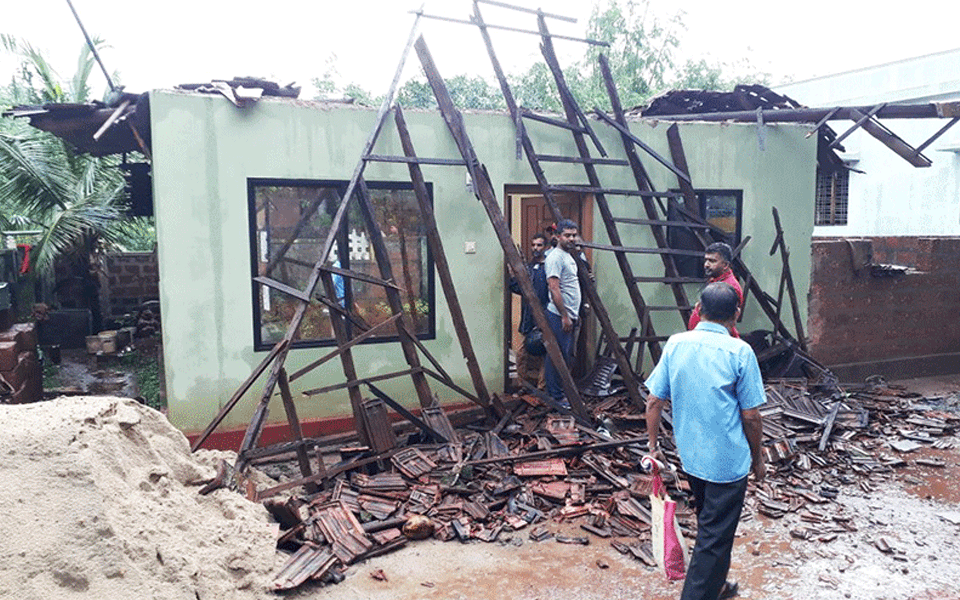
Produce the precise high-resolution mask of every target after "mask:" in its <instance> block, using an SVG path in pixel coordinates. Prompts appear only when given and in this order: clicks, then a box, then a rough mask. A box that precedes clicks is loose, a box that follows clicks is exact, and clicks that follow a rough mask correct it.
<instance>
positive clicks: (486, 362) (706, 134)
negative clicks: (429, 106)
mask: <svg viewBox="0 0 960 600" xmlns="http://www.w3.org/2000/svg"><path fill="white" fill-rule="evenodd" d="M375 116H376V113H375V111H373V110H369V109H360V108H355V107H345V106H340V105H327V104H321V103H309V102H300V101H284V100H276V99H267V98H265V99H263V100H261V101H260V102H258V103H256V104H254V105H252V106H250V107H248V108H246V109H242V110H241V109H237V108H236V107H234V106H233V105H231V104H230V103H229V102H227V101H226V100H225V99H224V98H222V97H219V96H214V95H198V94H188V93H179V92H167V91H163V92H153V93H151V125H152V131H153V150H154V163H153V184H154V199H155V208H156V218H157V237H158V247H159V250H158V256H159V263H160V277H161V284H160V299H161V311H162V315H163V342H164V351H165V360H166V374H165V375H166V382H167V394H168V402H169V415H170V420H171V421H172V422H173V423H174V424H175V425H177V426H178V427H180V428H182V429H184V430H187V431H196V430H199V429H202V428H203V427H204V426H206V425H207V423H208V422H209V421H210V419H211V418H212V417H213V416H214V415H215V414H216V412H217V411H218V410H219V408H220V406H222V405H223V404H224V402H225V401H226V400H227V399H228V398H229V397H230V395H231V393H232V392H233V391H234V390H235V389H236V388H237V387H238V385H239V384H240V383H241V382H242V381H243V380H244V379H245V378H246V377H247V376H248V375H249V373H250V372H251V370H252V369H253V368H254V367H255V366H256V364H257V363H258V362H259V361H260V360H261V359H262V358H263V356H264V353H259V352H254V351H253V332H252V316H251V315H252V306H251V295H252V291H251V280H250V258H249V256H250V247H249V245H250V235H249V232H248V214H247V212H248V204H247V188H246V181H247V178H248V177H271V178H306V179H341V180H347V179H349V178H350V175H351V173H352V172H353V170H354V167H355V165H356V161H357V159H358V157H359V155H360V153H361V149H362V147H363V143H364V140H365V139H366V138H367V135H368V133H369V131H370V129H371V127H372V125H373V123H374V119H375ZM465 119H466V124H467V128H468V131H469V133H470V136H471V138H472V141H473V144H474V146H475V148H476V149H477V152H478V154H479V157H480V160H481V161H482V162H484V164H485V165H486V166H487V168H488V170H489V172H490V174H491V177H492V178H493V181H494V186H495V189H497V190H498V191H500V195H501V198H502V191H503V190H504V188H505V187H506V186H508V185H522V184H533V183H534V179H533V177H532V175H531V174H530V172H529V169H528V167H527V164H526V162H525V161H517V160H515V136H514V131H513V125H512V123H511V122H510V119H509V118H507V117H506V116H504V115H500V114H488V113H482V114H467V115H465ZM407 121H408V125H409V127H410V129H411V133H412V136H413V139H414V143H415V145H416V149H417V153H418V154H419V155H420V156H424V157H456V156H458V155H457V152H456V148H455V146H454V145H453V143H452V141H451V139H450V137H449V135H448V133H447V131H446V128H445V126H444V124H443V121H442V119H441V118H440V116H439V115H438V114H437V113H434V112H413V111H409V112H408V113H407ZM666 126H667V124H665V123H659V124H657V123H655V122H653V123H637V124H634V126H633V128H634V131H635V132H636V133H637V135H639V136H640V137H641V138H642V139H644V140H645V141H646V142H647V143H649V144H650V145H652V146H653V147H654V148H655V149H656V150H657V151H658V152H659V153H661V154H662V155H664V156H669V150H668V147H667V142H666ZM530 129H531V136H532V137H533V138H534V139H535V144H536V146H537V148H538V150H539V152H541V153H543V154H566V155H573V154H575V151H574V149H573V147H572V143H571V138H570V136H569V133H567V132H564V131H561V130H558V129H555V128H551V127H549V126H546V125H541V124H536V123H534V124H531V125H530ZM598 130H599V132H600V135H601V137H602V140H603V144H604V145H605V147H606V148H607V149H608V151H609V152H610V154H611V156H615V157H619V156H622V147H621V145H620V141H619V139H618V138H617V137H615V136H613V135H611V133H610V131H609V130H607V129H604V128H599V127H598ZM680 131H681V136H682V138H683V141H684V146H685V148H686V152H687V160H688V163H689V164H690V168H691V172H692V177H693V180H694V184H695V186H696V187H699V188H729V189H742V190H743V198H744V201H743V206H744V217H743V235H744V236H747V235H749V236H752V237H753V240H752V241H751V242H750V244H749V245H748V246H747V248H746V250H745V252H744V255H745V258H746V260H747V262H748V264H750V265H751V267H752V268H753V270H754V272H755V274H756V276H757V278H758V279H759V281H760V282H761V284H762V285H763V286H764V287H765V288H766V289H771V290H773V289H775V286H776V283H777V281H778V278H779V266H778V265H779V259H771V258H770V257H769V256H768V255H767V251H768V250H769V248H770V244H771V243H772V241H773V237H774V236H773V226H772V219H771V212H770V207H771V206H773V205H776V206H777V207H778V208H779V210H780V214H781V217H782V219H783V221H784V223H785V227H786V229H787V242H788V244H789V245H790V247H791V248H792V250H793V256H792V258H793V272H794V277H795V278H796V283H797V287H798V290H799V294H800V296H801V298H805V296H806V290H807V286H808V283H809V280H808V277H807V274H808V273H809V271H810V268H809V267H810V265H809V257H810V252H809V250H808V249H809V243H810V236H811V233H812V229H813V225H812V223H813V198H814V183H815V176H814V173H815V152H816V147H815V139H814V138H811V139H805V138H804V133H805V129H804V128H800V127H793V126H783V125H781V126H772V127H768V131H767V137H766V150H765V151H761V150H759V148H758V144H757V136H756V130H755V128H754V127H753V126H750V125H726V124H724V125H719V124H703V123H689V124H683V125H681V126H680ZM376 152H377V153H380V154H401V150H400V148H399V142H398V140H397V139H396V134H395V131H394V127H393V126H392V123H390V122H388V124H387V126H386V127H385V128H384V131H383V133H382V134H381V138H380V141H379V142H378V146H377V149H376ZM647 168H648V170H649V171H650V173H651V175H652V177H653V178H654V180H655V182H656V186H657V189H668V188H673V187H676V178H675V177H674V176H673V175H672V174H671V173H670V172H669V171H667V170H665V169H663V168H662V167H660V166H659V165H657V164H656V163H654V162H653V161H647ZM602 169H603V171H602V172H601V177H603V178H604V182H605V184H606V185H608V186H610V187H623V188H629V187H634V184H633V182H632V176H631V175H630V174H629V172H628V170H627V169H617V168H611V167H602ZM424 172H425V176H426V178H427V179H428V180H429V181H430V182H432V184H433V186H434V187H433V191H434V206H435V211H436V213H437V219H438V223H439V228H440V232H441V235H442V236H443V239H444V242H445V246H446V251H447V254H448V259H449V262H450V266H451V269H452V271H453V275H454V278H455V280H456V283H457V287H458V290H459V293H460V302H461V304H462V305H463V306H464V307H465V309H466V311H467V314H466V319H467V325H468V327H469V329H470V332H471V335H472V338H473V343H474V346H475V349H476V352H477V357H478V360H479V363H480V366H481V368H482V370H483V373H484V377H485V379H486V381H487V384H488V385H489V386H490V389H491V391H498V390H500V389H501V388H502V383H503V381H502V378H503V369H504V365H503V344H504V340H503V327H502V323H503V319H504V314H503V306H504V303H503V270H504V262H503V256H502V251H501V248H500V246H499V244H498V242H497V240H496V237H495V236H494V234H493V230H492V227H491V225H490V223H489V220H488V219H487V216H486V214H485V212H484V210H483V208H482V206H481V204H480V203H479V202H477V200H476V199H475V198H474V197H473V196H472V194H471V193H470V192H469V191H468V190H467V188H466V185H465V171H464V170H463V169H462V168H451V167H429V166H428V167H424ZM365 176H366V178H367V179H368V180H370V181H377V180H382V181H408V180H409V179H408V173H407V171H406V168H405V167H404V166H402V165H387V164H382V163H379V164H371V165H369V166H368V168H367V171H366V173H365ZM547 176H548V178H549V179H550V180H551V181H553V182H557V183H568V184H576V183H582V182H583V181H585V179H584V176H583V173H582V167H581V168H578V167H576V166H574V165H562V164H554V165H549V166H548V168H547ZM612 204H613V205H614V209H615V211H616V212H618V213H619V214H620V215H622V216H633V217H639V216H641V214H640V213H641V212H642V211H641V209H640V202H639V200H638V199H636V198H631V199H613V200H612ZM594 223H595V226H594V229H595V236H594V237H595V241H598V242H607V239H606V235H605V234H604V232H603V231H602V225H601V222H600V219H599V216H597V215H594ZM626 227H627V226H624V242H625V243H626V244H628V245H636V244H641V243H642V244H644V245H653V244H654V242H653V240H652V236H651V235H650V233H649V229H648V228H643V229H641V228H637V230H636V233H633V234H631V233H628V232H627V231H626ZM465 241H475V242H476V253H475V254H465V253H464V252H463V247H464V246H463V242H465ZM594 256H595V259H594V262H595V272H596V275H597V280H598V282H599V289H600V293H601V294H602V296H603V298H604V302H605V303H606V306H607V308H608V310H609V311H610V313H611V316H612V317H613V318H614V320H615V322H616V324H617V326H618V328H619V329H620V330H621V331H622V332H623V334H626V332H627V331H628V330H629V328H630V327H631V326H633V325H635V322H634V321H635V319H634V318H632V317H631V314H632V309H631V308H630V304H629V300H628V298H627V295H626V290H625V288H624V286H623V284H622V281H621V280H620V276H619V270H618V269H617V268H616V265H615V261H614V259H613V257H612V256H610V255H602V254H601V253H600V252H595V253H594ZM634 268H635V271H636V273H637V274H638V275H658V274H662V273H663V267H662V265H661V263H660V261H659V259H658V258H657V257H655V256H650V257H641V258H637V259H635V260H634ZM642 291H643V293H644V296H645V298H646V299H647V301H648V303H650V304H670V303H672V302H673V298H672V294H671V293H670V290H669V289H668V288H667V287H666V286H661V287H660V288H658V287H656V286H655V285H654V284H644V286H643V287H642ZM690 293H691V295H692V296H695V294H696V287H695V286H692V287H691V288H690ZM436 307H437V308H436V318H437V337H436V339H434V340H427V341H425V342H424V343H425V345H426V347H427V348H428V349H429V350H430V351H431V352H432V353H433V354H434V356H436V357H437V359H438V360H440V361H441V362H442V363H443V364H444V366H445V368H446V369H447V370H448V372H449V373H450V374H451V376H452V377H454V378H455V379H456V380H457V382H458V383H459V384H460V385H461V386H463V387H465V388H467V389H470V387H471V384H470V378H469V376H468V373H467V370H466V366H465V364H464V361H463V359H462V357H461V356H460V350H459V346H458V344H457V341H456V335H455V332H454V331H453V328H452V322H451V321H450V318H449V314H448V312H447V310H446V307H445V303H444V300H443V297H442V294H441V292H440V291H439V289H438V291H437V303H436ZM803 310H804V311H805V310H806V307H805V306H804V307H803ZM745 321H746V322H745V323H744V326H743V327H742V329H743V330H750V329H753V328H756V327H764V328H769V325H767V324H766V323H765V321H764V319H763V318H762V313H760V311H759V309H757V308H756V306H753V305H752V304H748V306H747V316H746V319H745ZM655 324H656V327H657V330H658V332H659V333H673V332H675V331H678V330H681V329H682V323H681V322H680V319H679V317H678V315H677V313H674V312H671V313H664V314H658V315H656V320H655ZM326 351H327V350H326V349H310V350H294V351H292V352H291V353H290V357H289V358H288V363H287V364H288V368H289V369H296V368H298V367H300V366H303V365H305V364H307V363H308V362H310V361H311V360H314V359H315V358H317V357H318V356H319V355H320V354H321V353H324V352H326ZM355 356H356V361H357V364H358V365H361V367H362V372H363V374H364V375H368V376H369V375H375V374H379V373H387V372H390V371H394V370H399V369H402V368H405V367H404V363H403V360H402V354H401V352H400V350H399V346H398V345H397V344H395V343H394V344H370V345H362V346H360V347H358V348H356V349H355ZM339 381H343V375H342V372H341V369H340V365H339V363H338V362H337V361H331V362H330V363H328V364H327V365H324V366H323V367H322V368H320V369H318V370H316V371H314V372H312V373H311V374H310V375H308V376H305V377H303V378H302V379H300V380H298V381H296V382H295V384H294V386H293V388H294V389H293V391H294V395H295V396H298V397H299V394H298V392H299V391H302V390H304V389H310V388H315V387H319V386H321V385H325V384H330V383H333V382H339ZM261 383H262V382H258V383H257V384H256V385H255V386H254V388H253V391H251V392H250V393H249V394H248V397H247V398H245V399H244V400H243V401H242V402H241V404H240V405H239V406H238V408H237V409H235V410H234V411H233V412H232V413H231V414H230V417H229V418H228V420H227V422H226V423H225V424H224V427H228V428H229V427H242V426H245V425H246V424H247V423H248V422H249V419H250V415H251V411H252V408H253V406H254V405H255V403H256V398H257V396H258V392H259V391H260V389H261V388H262V385H261ZM383 387H384V388H385V391H386V392H387V393H388V394H391V395H392V396H393V397H395V398H397V399H399V400H401V401H403V402H404V403H406V404H408V405H410V406H415V405H416V396H415V394H414V392H413V390H412V386H411V385H410V384H409V380H408V379H404V380H392V381H390V382H385V383H384V386H383ZM434 389H435V391H436V392H437V393H438V394H439V395H440V397H441V399H443V400H444V401H458V402H459V401H462V399H461V398H460V397H458V396H456V395H455V394H451V393H449V392H448V391H447V390H446V389H445V388H443V387H442V386H440V385H435V386H434ZM298 410H299V413H300V416H301V418H305V419H311V418H327V417H336V416H343V415H348V414H349V403H348V402H347V395H346V392H345V391H343V392H342V393H341V392H334V393H331V394H328V395H325V396H322V397H313V398H310V399H306V398H301V399H300V400H298ZM270 419H271V421H274V422H276V421H282V420H283V411H282V409H281V408H280V406H279V402H274V404H272V405H271V416H270Z"/></svg>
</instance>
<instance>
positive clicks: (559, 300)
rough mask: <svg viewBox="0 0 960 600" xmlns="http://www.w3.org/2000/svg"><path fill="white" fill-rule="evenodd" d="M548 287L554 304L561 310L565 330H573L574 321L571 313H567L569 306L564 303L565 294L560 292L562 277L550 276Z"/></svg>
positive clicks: (561, 319)
mask: <svg viewBox="0 0 960 600" xmlns="http://www.w3.org/2000/svg"><path fill="white" fill-rule="evenodd" d="M547 287H548V288H549V289H550V299H551V300H553V305H554V306H556V307H557V310H559V311H560V321H561V322H562V323H563V330H564V331H570V330H572V329H573V321H572V320H571V319H570V315H569V314H567V307H566V306H564V305H563V296H562V295H561V294H560V278H559V277H550V278H548V279H547Z"/></svg>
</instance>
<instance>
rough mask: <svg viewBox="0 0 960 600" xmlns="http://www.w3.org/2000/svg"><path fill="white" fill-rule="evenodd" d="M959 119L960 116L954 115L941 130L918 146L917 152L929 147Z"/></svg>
mask: <svg viewBox="0 0 960 600" xmlns="http://www.w3.org/2000/svg"><path fill="white" fill-rule="evenodd" d="M957 121H960V117H954V118H952V119H950V121H948V122H947V124H946V125H944V126H943V127H941V128H940V131H938V132H936V133H935V134H933V135H932V136H930V139H928V140H927V141H925V142H924V143H922V144H920V145H919V146H917V154H920V153H921V152H923V151H924V150H925V149H926V148H927V146H929V145H930V144H932V143H933V142H934V141H936V139H937V138H939V137H940V136H941V135H943V134H945V133H946V132H947V130H948V129H950V128H951V127H953V126H954V125H956V124H957Z"/></svg>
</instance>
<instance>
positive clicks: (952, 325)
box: [810, 236, 960, 381]
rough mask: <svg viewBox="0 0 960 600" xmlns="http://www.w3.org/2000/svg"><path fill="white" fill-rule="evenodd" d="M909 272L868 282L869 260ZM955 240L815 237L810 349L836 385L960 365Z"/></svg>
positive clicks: (958, 244)
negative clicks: (907, 268)
mask: <svg viewBox="0 0 960 600" xmlns="http://www.w3.org/2000/svg"><path fill="white" fill-rule="evenodd" d="M871 255H872V260H873V262H877V263H892V264H900V265H907V266H912V267H914V268H915V269H916V272H913V273H908V274H905V275H900V276H897V277H875V276H872V275H871V272H870V269H869V268H860V269H859V272H858V270H857V268H856V267H858V266H860V265H862V263H863V262H864V261H865V260H869V257H870V256H871ZM958 257H960V238H956V237H950V238H947V237H903V236H897V237H873V238H859V239H851V240H849V241H848V240H843V239H829V240H815V241H814V243H813V267H812V275H811V281H810V349H811V352H812V354H813V355H814V356H816V357H817V358H818V359H819V360H820V361H821V362H823V363H825V364H827V365H829V366H831V367H832V368H833V369H834V370H835V372H837V374H838V375H839V376H840V377H841V379H843V380H847V381H861V380H863V378H864V377H867V376H869V375H873V374H879V375H884V376H887V377H889V378H904V377H912V376H921V375H930V374H935V373H943V372H956V369H957V368H958V367H960V319H958V318H957V315H960V271H958V270H957V258H958Z"/></svg>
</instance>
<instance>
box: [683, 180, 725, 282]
mask: <svg viewBox="0 0 960 600" xmlns="http://www.w3.org/2000/svg"><path fill="white" fill-rule="evenodd" d="M696 194H697V201H698V203H699V205H700V214H701V215H702V216H703V218H704V220H706V221H707V223H709V224H711V225H713V227H714V230H713V237H714V238H720V239H717V241H723V242H726V243H728V244H730V247H731V248H736V247H737V246H738V245H739V244H740V241H741V228H742V224H743V190H696ZM667 218H668V220H670V221H678V220H688V219H685V218H684V216H683V215H682V214H681V213H680V211H679V210H678V205H677V204H676V202H674V201H671V203H670V206H669V208H668V214H667ZM668 229H669V234H668V236H667V241H668V244H669V245H670V247H671V248H673V249H675V250H700V249H701V248H702V246H701V245H700V242H699V241H698V240H697V238H696V236H695V235H694V234H693V232H691V231H690V230H689V229H686V228H684V227H678V226H671V227H669V228H668ZM674 260H675V261H676V263H677V270H678V271H679V274H680V276H681V277H703V276H704V275H703V258H702V257H696V256H679V255H677V256H674Z"/></svg>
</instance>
